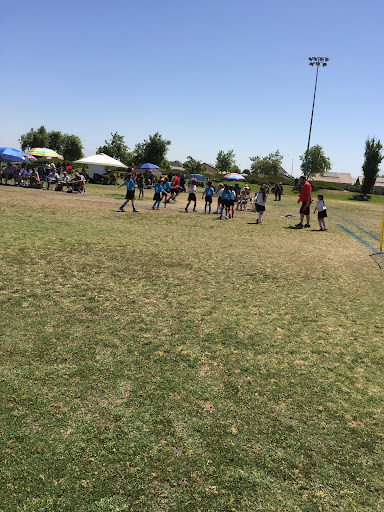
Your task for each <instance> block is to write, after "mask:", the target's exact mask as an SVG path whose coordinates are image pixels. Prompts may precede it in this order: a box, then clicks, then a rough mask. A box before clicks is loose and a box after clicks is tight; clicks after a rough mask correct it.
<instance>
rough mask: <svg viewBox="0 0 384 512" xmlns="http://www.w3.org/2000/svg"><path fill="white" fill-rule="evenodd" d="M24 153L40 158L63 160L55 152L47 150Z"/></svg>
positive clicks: (30, 150)
mask: <svg viewBox="0 0 384 512" xmlns="http://www.w3.org/2000/svg"><path fill="white" fill-rule="evenodd" d="M26 153H28V155H33V156H41V157H42V158H60V159H61V160H63V157H62V156H60V155H59V154H58V153H56V151H53V149H48V148H33V149H29V150H28V151H26Z"/></svg>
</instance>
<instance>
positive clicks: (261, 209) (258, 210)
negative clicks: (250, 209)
mask: <svg viewBox="0 0 384 512" xmlns="http://www.w3.org/2000/svg"><path fill="white" fill-rule="evenodd" d="M256 211H257V212H265V206H263V205H261V204H257V203H256Z"/></svg>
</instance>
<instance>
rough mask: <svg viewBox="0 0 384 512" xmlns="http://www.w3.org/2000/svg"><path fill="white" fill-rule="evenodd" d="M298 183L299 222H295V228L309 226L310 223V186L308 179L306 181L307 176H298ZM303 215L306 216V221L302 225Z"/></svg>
mask: <svg viewBox="0 0 384 512" xmlns="http://www.w3.org/2000/svg"><path fill="white" fill-rule="evenodd" d="M300 185H301V189H300V197H299V199H298V201H297V202H298V203H301V208H300V222H299V224H296V227H297V229H301V228H302V227H304V228H310V227H311V224H310V211H309V208H310V206H311V202H312V186H311V184H310V183H309V181H307V178H306V177H305V176H301V177H300ZM304 215H305V216H306V218H307V223H306V224H304V226H303V221H304Z"/></svg>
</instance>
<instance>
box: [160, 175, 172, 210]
mask: <svg viewBox="0 0 384 512" xmlns="http://www.w3.org/2000/svg"><path fill="white" fill-rule="evenodd" d="M162 186H163V188H164V190H163V193H162V195H161V197H162V198H163V197H164V208H166V207H167V203H169V199H168V195H169V194H170V193H171V183H170V182H169V181H168V180H167V179H164V178H163V179H162Z"/></svg>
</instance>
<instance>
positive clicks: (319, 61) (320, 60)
mask: <svg viewBox="0 0 384 512" xmlns="http://www.w3.org/2000/svg"><path fill="white" fill-rule="evenodd" d="M308 60H309V61H310V62H309V65H310V66H313V65H314V64H316V68H317V69H316V80H315V92H314V94H313V103H312V114H311V123H310V125H309V135H308V145H307V152H306V155H305V167H304V176H307V170H308V154H309V144H310V142H311V132H312V121H313V111H314V108H315V99H316V89H317V77H318V74H319V67H320V66H321V65H322V66H323V67H325V66H326V65H327V62H328V61H329V58H328V57H309V59H308Z"/></svg>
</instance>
